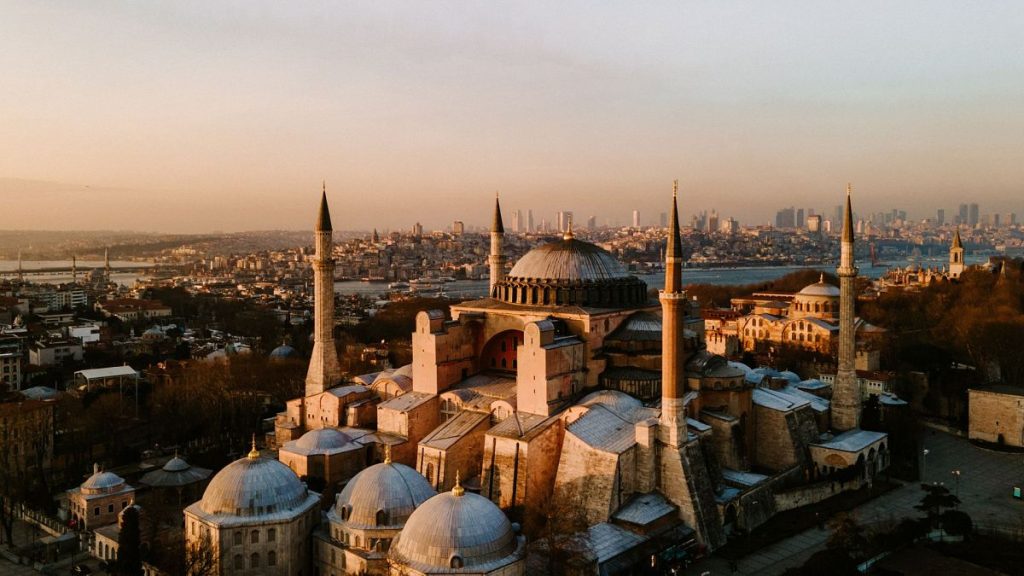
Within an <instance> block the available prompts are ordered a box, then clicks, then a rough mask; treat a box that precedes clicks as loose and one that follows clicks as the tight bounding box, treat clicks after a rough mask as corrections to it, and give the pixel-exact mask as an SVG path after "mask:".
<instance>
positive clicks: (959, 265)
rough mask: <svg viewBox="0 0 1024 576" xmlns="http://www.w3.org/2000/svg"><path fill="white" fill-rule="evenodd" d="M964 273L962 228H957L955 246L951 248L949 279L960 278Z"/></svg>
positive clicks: (954, 238) (954, 239)
mask: <svg viewBox="0 0 1024 576" xmlns="http://www.w3.org/2000/svg"><path fill="white" fill-rule="evenodd" d="M963 272H964V244H963V242H961V241H960V227H959V226H957V228H956V234H955V235H954V236H953V245H952V246H951V247H950V248H949V277H950V278H959V277H960V275H961V274H963Z"/></svg>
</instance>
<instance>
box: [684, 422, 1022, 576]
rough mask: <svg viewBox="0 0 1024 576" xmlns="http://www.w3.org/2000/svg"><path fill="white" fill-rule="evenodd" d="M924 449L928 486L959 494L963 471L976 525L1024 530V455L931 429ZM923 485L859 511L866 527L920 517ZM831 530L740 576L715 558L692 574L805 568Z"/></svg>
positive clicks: (778, 546) (784, 544)
mask: <svg viewBox="0 0 1024 576" xmlns="http://www.w3.org/2000/svg"><path fill="white" fill-rule="evenodd" d="M922 445H923V446H922V450H928V454H927V455H926V456H924V455H922V457H923V464H924V470H923V476H924V480H925V481H927V482H936V483H937V482H941V483H943V484H945V485H946V486H948V487H949V489H950V491H951V492H957V490H958V487H957V478H956V476H955V475H954V474H953V471H954V470H959V471H960V478H959V494H960V499H961V500H962V501H963V504H962V505H961V506H960V509H961V510H963V511H965V512H967V513H968V514H970V515H971V518H972V519H973V520H974V522H975V524H978V525H982V526H1000V527H1005V528H1011V529H1024V501H1021V500H1015V499H1014V498H1013V497H1012V489H1013V486H1014V485H1015V484H1017V485H1021V487H1022V488H1024V454H1007V453H1003V452H994V451H991V450H985V449H982V448H978V447H976V446H974V445H972V444H971V443H970V442H968V441H967V440H966V439H964V438H959V437H957V436H954V435H952V434H948V433H945V432H939V431H934V430H930V429H926V430H925V433H924V439H923V442H922ZM921 495H922V492H921V488H920V485H919V483H908V484H906V485H905V486H902V487H900V488H897V489H895V490H893V491H891V492H888V493H886V494H884V495H882V496H880V497H878V498H876V499H874V500H872V501H870V502H867V503H865V504H863V505H861V506H859V507H857V508H856V509H855V515H856V517H857V520H858V521H859V522H861V523H862V524H877V523H886V522H898V521H899V520H900V519H901V518H907V517H920V516H921V513H920V512H919V511H917V510H915V509H914V505H915V504H917V503H919V502H920V501H921ZM828 534H829V531H828V530H827V529H825V530H819V529H818V528H812V529H810V530H806V531H804V532H801V533H800V534H797V535H795V536H792V537H790V538H787V539H785V540H782V541H781V542H777V543H775V544H773V545H772V546H768V547H766V548H764V549H763V550H761V551H759V552H757V553H756V554H751V555H750V556H747V557H745V558H743V559H742V560H740V562H739V565H738V567H737V570H736V571H733V570H732V568H730V566H729V562H728V561H727V560H725V559H723V558H717V557H711V558H707V559H705V560H703V561H701V562H698V563H697V564H695V565H693V566H691V567H690V568H689V569H688V570H686V571H685V572H684V574H686V575H693V576H698V575H701V574H704V573H709V574H710V576H718V575H720V574H721V575H729V574H739V575H764V576H772V575H775V574H781V573H783V572H785V571H786V570H788V569H789V568H793V567H796V566H800V565H802V564H803V563H804V562H805V561H806V560H807V558H809V557H810V556H811V554H813V553H815V552H817V551H818V550H821V549H823V548H824V547H825V540H826V539H827V538H828Z"/></svg>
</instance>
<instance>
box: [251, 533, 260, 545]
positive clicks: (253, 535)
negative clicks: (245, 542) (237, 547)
mask: <svg viewBox="0 0 1024 576" xmlns="http://www.w3.org/2000/svg"><path fill="white" fill-rule="evenodd" d="M249 542H251V543H252V544H259V543H260V531H259V530H253V531H252V533H251V534H249Z"/></svg>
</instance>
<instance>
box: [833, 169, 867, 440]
mask: <svg viewBox="0 0 1024 576" xmlns="http://www.w3.org/2000/svg"><path fill="white" fill-rule="evenodd" d="M851 189H852V186H850V185H849V184H847V185H846V213H845V214H844V215H843V236H842V242H841V244H840V246H841V248H840V257H839V267H838V268H836V274H838V275H839V368H838V370H837V372H836V383H835V389H834V390H833V393H832V428H833V429H834V430H836V431H840V432H842V431H845V430H852V429H854V428H857V427H859V426H860V408H861V392H860V384H859V383H858V381H857V368H856V362H855V355H856V345H855V340H856V326H854V302H855V300H856V298H857V295H856V293H855V289H854V281H855V280H856V278H857V267H856V266H854V264H853V208H852V207H851V205H850V191H851Z"/></svg>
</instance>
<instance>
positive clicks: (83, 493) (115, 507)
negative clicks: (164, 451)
mask: <svg viewBox="0 0 1024 576" xmlns="http://www.w3.org/2000/svg"><path fill="white" fill-rule="evenodd" d="M134 503H135V488H134V487H132V486H130V485H128V484H127V483H126V482H125V481H124V478H121V477H120V476H118V475H117V474H114V473H113V472H104V471H103V470H101V469H100V467H99V465H98V464H97V465H94V466H93V474H92V476H90V477H89V479H88V480H86V481H85V482H83V483H82V485H81V486H79V487H78V488H74V489H72V490H68V508H69V511H70V513H71V519H72V521H73V522H74V524H75V527H76V528H78V529H82V530H92V529H95V528H98V527H100V526H106V525H108V524H113V523H115V522H117V516H118V514H120V513H121V510H124V509H125V508H127V507H128V506H130V505H132V504H134Z"/></svg>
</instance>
